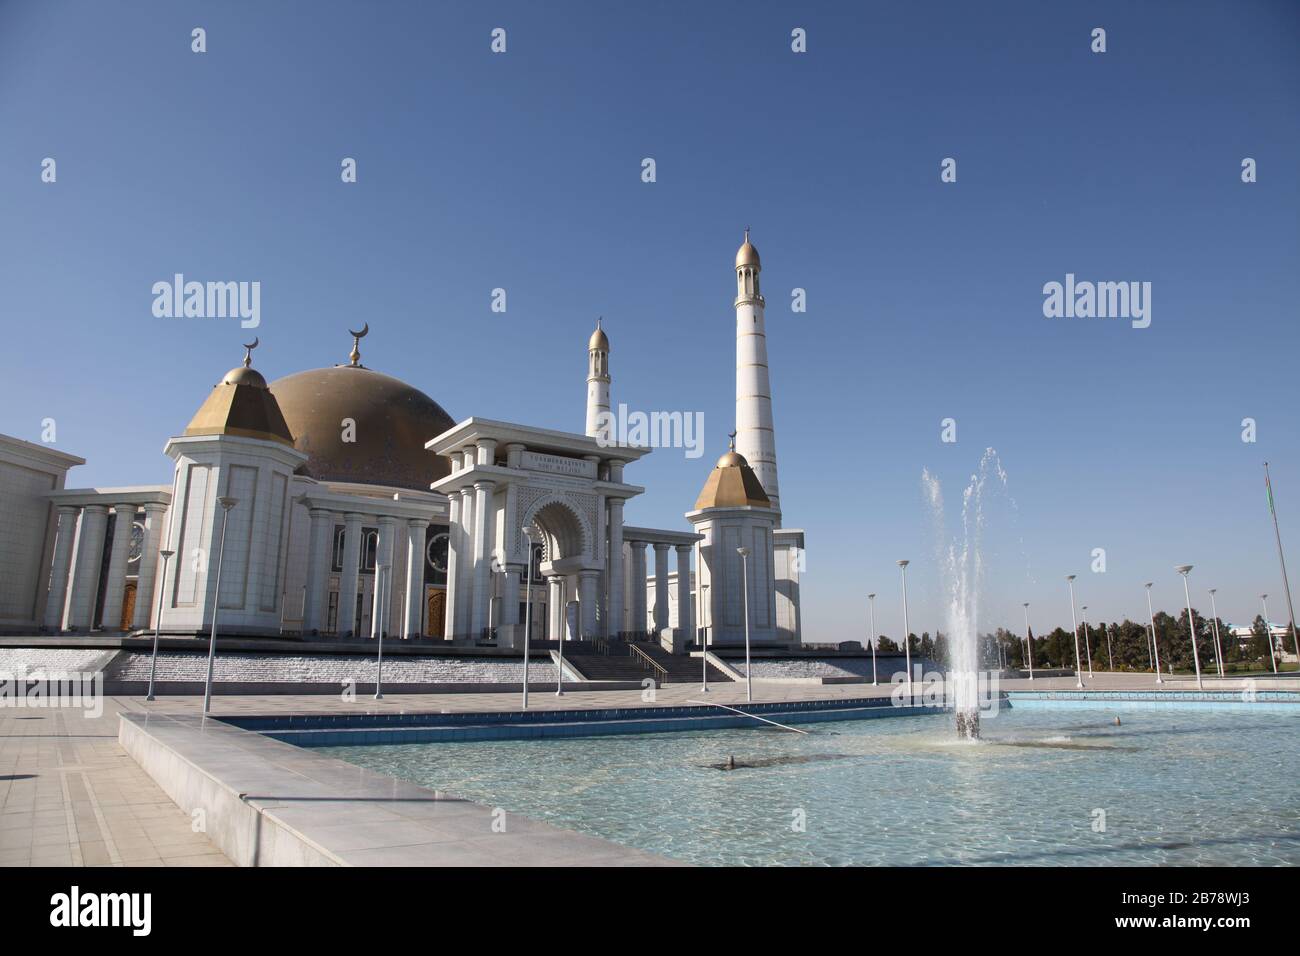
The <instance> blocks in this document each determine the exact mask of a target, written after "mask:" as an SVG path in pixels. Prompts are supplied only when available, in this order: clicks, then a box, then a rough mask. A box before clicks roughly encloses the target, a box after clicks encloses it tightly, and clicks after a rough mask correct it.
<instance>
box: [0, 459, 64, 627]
mask: <svg viewBox="0 0 1300 956" xmlns="http://www.w3.org/2000/svg"><path fill="white" fill-rule="evenodd" d="M56 484H57V481H56V479H55V477H54V476H53V475H50V474H48V473H46V472H40V471H36V470H35V469H32V468H24V467H22V466H21V465H17V464H11V463H8V462H6V463H4V464H3V465H0V523H2V524H0V528H2V533H0V541H3V542H4V547H3V548H0V621H24V622H26V621H35V620H36V619H37V616H38V609H37V608H36V601H37V593H38V592H43V590H44V589H43V588H42V587H41V586H40V585H41V580H40V577H41V571H42V570H43V568H42V553H43V549H44V546H45V541H46V537H47V534H46V529H47V526H48V525H49V523H50V520H49V519H50V504H49V502H48V501H46V500H45V499H44V498H43V497H41V496H42V495H44V494H45V493H46V492H48V491H50V490H51V489H53V488H54V487H55V486H56Z"/></svg>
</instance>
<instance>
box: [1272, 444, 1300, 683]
mask: <svg viewBox="0 0 1300 956" xmlns="http://www.w3.org/2000/svg"><path fill="white" fill-rule="evenodd" d="M1264 485H1265V486H1266V487H1267V488H1268V510H1269V511H1270V512H1271V513H1272V515H1273V535H1274V537H1276V538H1277V560H1278V563H1279V564H1281V565H1282V589H1283V590H1284V591H1285V592H1286V609H1287V611H1288V612H1289V613H1290V615H1291V643H1292V644H1293V645H1294V646H1295V653H1296V661H1298V662H1300V635H1297V634H1296V627H1295V605H1294V604H1292V603H1291V579H1290V578H1289V577H1287V574H1286V558H1285V557H1284V556H1283V554H1282V532H1281V531H1279V530H1278V526H1277V509H1276V508H1275V507H1273V480H1272V479H1271V478H1269V476H1268V462H1264ZM1268 641H1269V644H1268V646H1269V648H1270V649H1271V648H1272V647H1273V632H1272V631H1269V632H1268ZM1282 646H1283V647H1286V643H1285V642H1283V644H1282ZM1270 653H1271V650H1270Z"/></svg>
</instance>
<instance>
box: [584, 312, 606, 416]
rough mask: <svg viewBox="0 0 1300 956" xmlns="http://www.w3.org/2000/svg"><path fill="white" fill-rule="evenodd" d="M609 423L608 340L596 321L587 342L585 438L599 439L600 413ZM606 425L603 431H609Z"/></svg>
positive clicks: (598, 320) (598, 321)
mask: <svg viewBox="0 0 1300 956" xmlns="http://www.w3.org/2000/svg"><path fill="white" fill-rule="evenodd" d="M602 412H603V413H606V414H605V421H606V422H608V421H609V415H608V412H609V338H608V337H607V336H606V335H605V333H604V331H603V330H602V329H601V327H600V319H597V320H596V331H595V332H592V333H591V339H590V340H589V341H588V342H587V436H588V437H589V438H599V437H600V435H601V433H602V429H601V413H602ZM609 430H610V429H609V426H608V425H606V426H605V429H604V431H609Z"/></svg>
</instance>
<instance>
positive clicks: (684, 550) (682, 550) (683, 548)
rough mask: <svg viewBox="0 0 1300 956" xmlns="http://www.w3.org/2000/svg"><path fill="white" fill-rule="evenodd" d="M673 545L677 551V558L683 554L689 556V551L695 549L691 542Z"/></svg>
mask: <svg viewBox="0 0 1300 956" xmlns="http://www.w3.org/2000/svg"><path fill="white" fill-rule="evenodd" d="M673 547H674V549H675V550H676V551H677V556H678V557H679V558H680V557H683V556H685V557H690V555H691V552H692V551H694V550H695V546H694V545H692V544H678V545H674V546H673Z"/></svg>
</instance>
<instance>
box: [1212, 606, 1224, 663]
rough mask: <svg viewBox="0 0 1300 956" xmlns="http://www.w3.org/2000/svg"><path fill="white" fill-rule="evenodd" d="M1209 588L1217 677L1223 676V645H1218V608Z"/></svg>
mask: <svg viewBox="0 0 1300 956" xmlns="http://www.w3.org/2000/svg"><path fill="white" fill-rule="evenodd" d="M1217 590H1218V588H1210V613H1211V614H1213V615H1214V660H1215V662H1216V663H1217V664H1218V665H1219V676H1220V677H1222V676H1223V645H1222V644H1220V643H1219V606H1218V604H1216V603H1215V601H1214V592H1215V591H1217Z"/></svg>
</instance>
